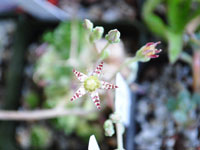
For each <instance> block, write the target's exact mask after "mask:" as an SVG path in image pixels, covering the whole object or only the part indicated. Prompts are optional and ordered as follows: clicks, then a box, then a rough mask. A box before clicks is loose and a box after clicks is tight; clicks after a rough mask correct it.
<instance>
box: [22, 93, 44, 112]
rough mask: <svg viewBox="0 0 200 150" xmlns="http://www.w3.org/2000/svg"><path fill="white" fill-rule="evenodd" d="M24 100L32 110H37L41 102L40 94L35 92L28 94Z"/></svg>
mask: <svg viewBox="0 0 200 150" xmlns="http://www.w3.org/2000/svg"><path fill="white" fill-rule="evenodd" d="M24 100H25V102H26V103H27V104H28V106H29V107H30V108H31V109H33V108H36V107H37V106H38V105H39V101H40V99H39V96H38V94H37V93H36V92H34V91H29V92H28V93H26V96H25V98H24Z"/></svg>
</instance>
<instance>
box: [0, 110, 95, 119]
mask: <svg viewBox="0 0 200 150" xmlns="http://www.w3.org/2000/svg"><path fill="white" fill-rule="evenodd" d="M95 111H96V110H91V111H85V110H82V109H71V110H70V109H45V110H33V111H30V110H24V111H6V110H0V120H16V121H31V120H42V119H51V118H56V117H60V116H67V115H77V116H86V115H88V114H91V113H93V112H95Z"/></svg>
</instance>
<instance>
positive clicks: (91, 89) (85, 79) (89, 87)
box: [71, 62, 118, 110]
mask: <svg viewBox="0 0 200 150" xmlns="http://www.w3.org/2000/svg"><path fill="white" fill-rule="evenodd" d="M102 69H103V62H101V63H100V64H99V65H98V66H97V67H96V69H95V70H94V71H93V73H92V75H90V76H87V75H85V74H83V73H81V72H78V71H76V70H73V72H74V75H75V76H76V77H77V79H78V80H79V81H80V82H81V84H82V85H81V87H80V88H79V89H78V90H77V91H76V92H75V94H74V95H73V96H72V98H71V101H73V100H76V99H77V98H80V97H82V96H83V95H85V94H87V93H89V94H90V96H91V99H92V101H93V102H94V104H95V105H96V107H97V109H99V110H100V109H101V106H100V98H99V94H98V92H97V89H106V90H108V89H115V88H118V86H116V85H114V84H110V83H108V82H105V81H101V80H99V76H100V74H101V72H102Z"/></svg>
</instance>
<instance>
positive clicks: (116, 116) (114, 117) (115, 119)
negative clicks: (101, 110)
mask: <svg viewBox="0 0 200 150" xmlns="http://www.w3.org/2000/svg"><path fill="white" fill-rule="evenodd" d="M110 119H111V120H112V122H113V123H120V122H121V116H120V115H119V114H116V113H114V114H111V115H110Z"/></svg>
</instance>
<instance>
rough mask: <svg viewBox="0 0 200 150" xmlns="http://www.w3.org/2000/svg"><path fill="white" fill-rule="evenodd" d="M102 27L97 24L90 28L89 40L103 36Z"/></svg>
mask: <svg viewBox="0 0 200 150" xmlns="http://www.w3.org/2000/svg"><path fill="white" fill-rule="evenodd" d="M103 32H104V28H103V27H100V26H97V27H95V28H94V29H93V30H92V34H91V35H90V41H91V42H95V41H97V40H100V39H101V38H102V36H103Z"/></svg>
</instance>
